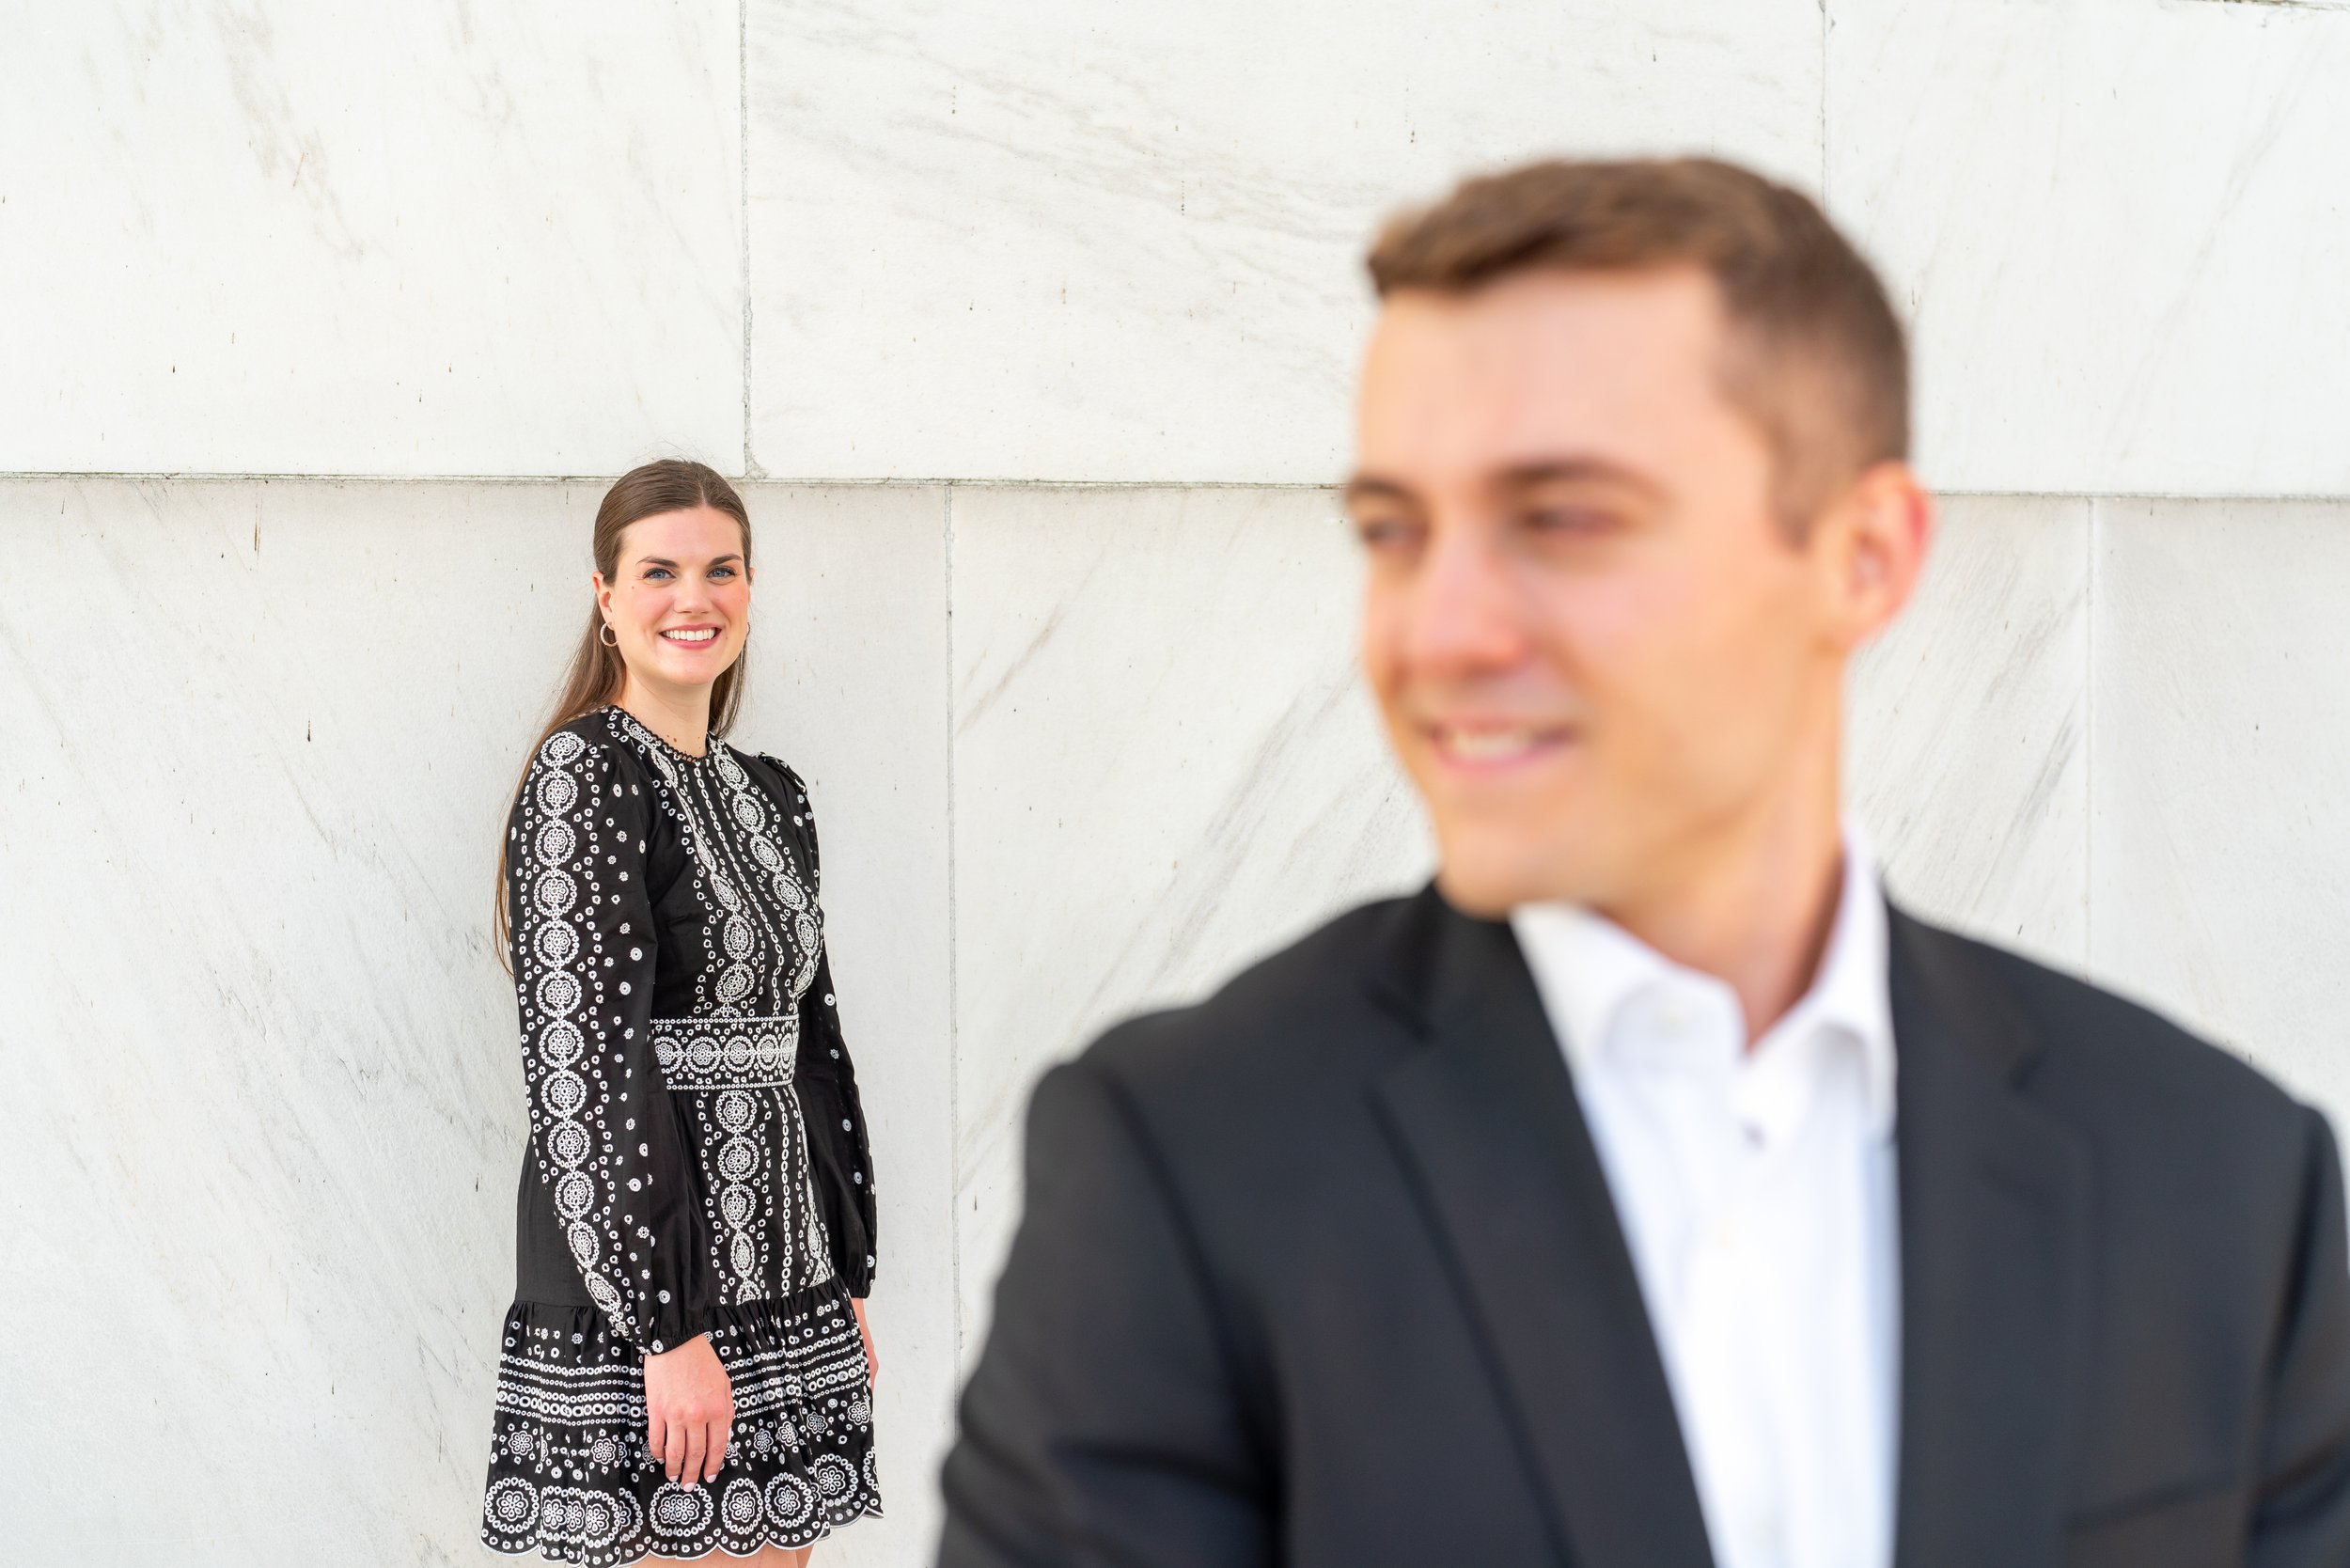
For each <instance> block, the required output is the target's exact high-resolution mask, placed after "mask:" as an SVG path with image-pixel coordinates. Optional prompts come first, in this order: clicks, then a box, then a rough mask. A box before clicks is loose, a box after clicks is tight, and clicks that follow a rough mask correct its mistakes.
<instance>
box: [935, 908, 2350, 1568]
mask: <svg viewBox="0 0 2350 1568" xmlns="http://www.w3.org/2000/svg"><path fill="white" fill-rule="evenodd" d="M1890 936H1891V942H1890V949H1891V953H1890V963H1891V992H1892V1002H1893V1019H1894V1037H1895V1049H1896V1051H1897V1053H1898V1061H1899V1070H1898V1082H1899V1099H1898V1105H1897V1112H1896V1115H1897V1119H1898V1127H1897V1131H1896V1138H1897V1146H1898V1155H1897V1163H1898V1170H1899V1184H1900V1195H1901V1196H1900V1204H1901V1247H1902V1299H1903V1305H1902V1328H1901V1334H1902V1372H1901V1408H1902V1423H1901V1437H1900V1442H1901V1451H1900V1464H1899V1499H1898V1505H1897V1508H1898V1512H1897V1527H1896V1532H1897V1538H1898V1547H1897V1554H1898V1562H1899V1563H1900V1564H1901V1568H2039V1565H2051V1568H2052V1565H2056V1564H2073V1565H2077V1568H2089V1565H2092V1564H2095V1565H2099V1568H2168V1565H2177V1568H2187V1565H2193V1568H2219V1565H2222V1564H2234V1563H2253V1564H2258V1565H2260V1568H2288V1565H2291V1568H2343V1565H2344V1564H2350V1262H2346V1261H2345V1256H2344V1254H2345V1245H2344V1244H2345V1220H2344V1216H2343V1210H2342V1184H2341V1176H2340V1171H2339V1168H2338V1166H2337V1163H2336V1157H2335V1151H2334V1143H2333V1140H2332V1137H2330V1135H2329V1134H2328V1133H2327V1131H2326V1124H2325V1122H2324V1121H2323V1119H2321V1118H2320V1117H2319V1116H2318V1115H2317V1114H2316V1113H2315V1112H2313V1111H2311V1109H2309V1108H2307V1107H2306V1106H2303V1105H2298V1104H2296V1103H2295V1101H2293V1100H2292V1099H2290V1098H2288V1097H2287V1096H2286V1095H2285V1094H2283V1093H2282V1092H2280V1091H2279V1090H2278V1089H2276V1088H2275V1087H2274V1086H2272V1085H2271V1084H2270V1083H2269V1082H2268V1081H2267V1080H2265V1079H2264V1078H2263V1077H2261V1076H2260V1075H2259V1074H2256V1073H2254V1072H2253V1071H2252V1070H2251V1069H2250V1068H2248V1067H2246V1066H2245V1065H2243V1064H2242V1063H2240V1062H2238V1061H2236V1060H2235V1059H2233V1058H2231V1057H2229V1056H2227V1055H2226V1054H2224V1053H2222V1052H2220V1051H2218V1050H2216V1049H2213V1048H2212V1047H2210V1046H2208V1045H2205V1044H2203V1043H2200V1042H2198V1041H2196V1040H2194V1039H2193V1038H2191V1037H2189V1036H2188V1035H2186V1034H2185V1033H2183V1032H2181V1031H2180V1030H2179V1029H2177V1028H2175V1027H2172V1026H2171V1025H2170V1024H2168V1023H2165V1022H2164V1021H2163V1020H2161V1019H2160V1018H2157V1017H2155V1016H2154V1015H2153V1014H2151V1013H2148V1012H2146V1011H2143V1010H2141V1009H2139V1008H2137V1007H2134V1006H2131V1005H2130V1004H2128V1003H2126V1002H2123V1001H2121V1000H2119V999H2117V998H2115V997H2113V996H2107V995H2106V994H2104V993H2102V992H2100V991H2097V990H2095V989H2093V988H2092V987H2090V986H2088V985H2084V984H2082V983H2080V982H2079V981H2077V980H2069V979H2066V978H2065V977H2063V976H2061V975H2059V974H2056V973H2054V972H2052V971H2050V970H2047V969H2045V968H2042V967H2040V966H2038V965H2036V964H2030V963H2029V962H2027V961H2025V960H2023V959H2021V958H2017V957H2015V956H2013V955H2012V954H2009V953H2005V952H2002V951H1999V950H1998V949H1993V948H1988V947H1984V946H1982V945H1980V944H1978V943H1975V942H1971V941H1968V940H1966V939H1965V938H1963V937H1960V936H1957V935H1955V934H1953V933H1949V932H1945V931H1940V930H1937V929H1935V928H1934V927H1932V926H1928V925H1925V924H1922V923H1920V922H1919V921H1917V920H1915V919H1912V918H1910V917H1907V916H1905V915H1904V914H1903V913H1902V912H1901V911H1899V910H1898V909H1896V910H1894V911H1893V912H1892V917H1891V933H1890ZM1027 1161H1028V1164H1027V1209H1026V1216H1025V1218H1024V1220H1023V1222H1022V1225H1021V1229H1020V1232H1019V1237H1018V1240H1017V1241H1016V1243H1015V1244H1014V1246H1013V1248H1012V1251H1011V1261H1010V1262H1009V1264H1008V1265H1007V1267H1006V1269H1005V1272H1004V1276H1003V1278H1002V1281H1001V1283H1000V1284H999V1285H998V1286H997V1290H996V1297H995V1319H994V1325H993V1328H992V1330H991V1332H990V1334H989V1337H988V1342H987V1347H986V1351H985V1353H984V1354H983V1355H982V1356H981V1357H980V1360H979V1366H978V1368H977V1370H976V1372H974V1374H973V1376H972V1378H971V1381H970V1384H969V1387H968V1388H967V1389H966V1390H965V1392H964V1398H963V1403H962V1432H961V1435H960V1439H959V1441H958V1442H957V1444H956V1446H955V1449H954V1450H953V1452H952V1454H951V1455H950V1457H949V1458H948V1461H947V1466H946V1475H945V1482H946V1493H947V1505H948V1521H947V1528H946V1536H945V1541H944V1544H943V1546H942V1553H941V1561H942V1563H943V1564H944V1565H945V1568H1012V1565H1015V1564H1016V1565H1019V1568H1045V1565H1047V1564H1051V1565H1062V1564H1080V1563H1082V1564H1117V1565H1120V1568H1162V1565H1163V1568H1225V1565H1230V1568H1241V1565H1249V1568H1255V1565H1259V1564H1275V1563H1279V1564H1294V1565H1297V1568H1378V1565H1383V1564H1396V1565H1398V1568H1403V1565H1407V1564H1408V1565H1410V1568H1430V1565H1434V1568H1452V1565H1456V1564H1465V1565H1486V1564H1519V1563H1528V1564H1532V1563H1559V1564H1570V1563H1571V1564H1575V1565H1577V1568H1700V1565H1702V1564H1705V1563H1706V1562H1707V1561H1708V1560H1709V1559H1708V1553H1707V1546H1706V1540H1705V1532H1704V1527H1703V1524H1702V1522H1701V1519H1700V1513H1699V1510H1698V1502H1697V1493H1696V1487H1695V1483H1694V1482H1692V1480H1691V1478H1690V1472H1689V1467H1688V1462H1687V1459H1686V1456H1685V1454H1684V1450H1683V1447H1682V1439H1681V1435H1680V1431H1679V1429H1678V1426H1677V1424H1676V1421H1675V1418H1674V1414H1673V1408H1672V1404H1671V1401H1670V1396H1669V1393H1668V1392H1667V1389H1666V1385H1665V1378H1664V1372H1663V1369H1662V1364H1661V1362H1660V1361H1659V1359H1658V1356H1657V1351H1656V1345H1655V1341H1654V1338H1653V1335H1652V1333H1651V1331H1650V1327H1649V1324H1648V1320H1647V1316H1646V1313H1645V1311H1644V1309H1643V1308H1642V1305H1641V1300H1640V1294H1639V1287H1638V1284H1637V1279H1636V1278H1635V1276H1634V1274H1633V1270H1632V1263H1631V1259H1630V1255H1629V1253H1628V1251H1627V1250H1626V1247H1625V1244H1624V1240H1623V1236H1622V1231H1621V1230H1620V1228H1619V1226H1618V1224H1617V1220H1616V1215H1615V1211H1614V1208H1613V1206H1612V1204H1611V1202H1610V1200H1609V1197H1608V1191H1607V1186H1606V1178H1605V1177H1604V1176H1603V1174H1602V1172H1601V1169H1600V1166H1599V1163H1598V1160H1597V1157H1596V1155H1595V1154H1594V1152H1593V1150H1592V1146H1591V1142H1590V1137H1589V1135H1588V1133H1587V1131H1586V1129H1585V1125H1584V1121H1583V1119H1582V1116H1581V1115H1580V1113H1579V1110H1578V1108H1577V1106H1576V1105H1575V1096H1574V1090H1573V1086H1572V1085H1571V1084H1570V1082H1569V1079H1568V1074H1567V1067H1566V1064H1565V1060H1564V1058H1563V1057H1562V1055H1561V1053H1560V1051H1559V1046H1558V1043H1557V1042H1556V1040H1555V1039H1554V1037H1553V1036H1552V1033H1551V1030H1550V1027H1549V1026H1548V1023H1547V1021H1546V1020H1545V1017H1544V1015H1543V1010H1542V1004H1541V1001H1540V1000H1539V998H1538V997H1537V996H1536V993H1535V990H1534V986H1533V982H1532V979H1531V977H1530V975H1529V974H1528V970H1527V967H1526V964H1525V962H1524V960H1523V959H1522V958H1521V956H1520V954H1519V950H1518V947H1517V943H1516V940H1515V938H1514V937H1513V936H1512V933H1511V930H1510V928H1509V926H1508V925H1507V924H1506V923H1502V922H1493V921H1484V920H1478V919H1473V918H1470V917H1465V916H1464V915H1461V914H1459V913H1458V912H1456V911H1454V910H1452V909H1451V908H1450V907H1449V906H1448V905H1447V904H1446V903H1445V902H1443V901H1442V900H1441V899H1440V898H1439V897H1438V896H1437V895H1436V894H1435V892H1434V889H1433V888H1432V889H1428V890H1424V891H1423V892H1422V893H1420V894H1419V895H1418V897H1416V898H1413V899H1408V900H1402V901H1396V902H1387V903H1381V904H1373V905H1370V906H1368V907H1365V908H1362V909H1358V910H1355V911H1354V912H1353V913H1351V914H1348V915H1346V916H1344V917H1340V919H1338V920H1336V921H1334V922H1333V923H1331V924H1330V925H1328V926H1326V927H1324V928H1323V929H1322V930H1321V931H1319V932H1317V933H1314V934H1313V935H1311V936H1308V938H1306V939H1305V940H1304V941H1302V942H1300V943H1299V944H1297V945H1296V946H1295V947H1293V948H1292V949H1289V950H1288V951H1286V952H1283V953H1281V954H1279V955H1277V956H1276V957H1274V958H1272V959H1270V960H1268V961H1266V962H1265V963H1262V964H1259V965H1257V966H1256V967H1255V968H1253V969H1251V970H1249V971H1248V972H1247V973H1246V974H1244V975H1243V976H1241V977H1240V978H1239V979H1238V980H1234V981H1233V982H1232V983H1231V984H1230V985H1229V986H1227V987H1226V988H1225V989H1224V990H1223V991H1222V992H1220V993H1219V994H1218V995H1217V996H1214V998H1212V999H1211V1000H1209V1001H1207V1002H1204V1003H1202V1004H1200V1005H1199V1006H1197V1007H1192V1008H1186V1009H1183V1010H1181V1011H1171V1012H1163V1013H1158V1014H1155V1015H1152V1016H1148V1017H1143V1018H1138V1019H1136V1020H1133V1021H1132V1022H1129V1023H1126V1024H1123V1025H1121V1026H1120V1027H1117V1028H1115V1029H1112V1030H1111V1031H1110V1032H1109V1033H1108V1034H1107V1035H1105V1036H1104V1037H1103V1039H1102V1040H1100V1041H1099V1042H1098V1043H1095V1044H1094V1045H1093V1046H1092V1047H1091V1048H1090V1049H1089V1050H1088V1051H1087V1052H1086V1053H1085V1054H1084V1055H1083V1056H1082V1057H1081V1058H1079V1059H1077V1060H1076V1061H1074V1062H1072V1063H1070V1064H1068V1065H1065V1066H1062V1067H1060V1068H1058V1069H1056V1070H1055V1071H1054V1072H1052V1073H1051V1074H1047V1076H1046V1077H1045V1079H1044V1080H1043V1082H1042V1084H1041V1085H1040V1086H1039V1088H1038V1090H1037V1092H1036V1097H1035V1099H1034V1101H1033V1103H1032V1105H1031V1108H1030V1113H1029V1125H1028V1152H1027Z"/></svg>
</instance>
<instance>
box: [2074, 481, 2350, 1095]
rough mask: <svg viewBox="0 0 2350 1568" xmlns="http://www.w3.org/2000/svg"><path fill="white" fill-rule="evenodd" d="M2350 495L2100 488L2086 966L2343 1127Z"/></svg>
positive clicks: (2349, 920) (2348, 919)
mask: <svg viewBox="0 0 2350 1568" xmlns="http://www.w3.org/2000/svg"><path fill="white" fill-rule="evenodd" d="M2345 582H2350V503H2345V502H2332V503H2326V504H2313V503H2303V504H2296V503H2289V502H2245V501H2165V502H2153V501H2136V502H2131V501H2101V502H2099V503H2098V504H2097V637H2096V658H2095V665H2094V672H2093V682H2094V685H2093V692H2094V695H2093V698H2092V702H2093V705H2094V710H2095V715H2096V716H2095V722H2094V724H2093V726H2092V768H2093V774H2094V782H2093V785H2092V795H2091V800H2092V811H2093V816H2092V860H2091V863H2092V881H2091V894H2090V908H2091V913H2092V922H2093V923H2092V931H2091V943H2090V950H2091V956H2092V962H2093V963H2094V964H2095V965H2096V967H2097V970H2098V972H2099V973H2100V974H2101V975H2103V976H2107V977H2109V978H2110V979H2111V980H2113V981H2114V982H2115V983H2116V984H2119V985H2122V986H2123V987H2124V988H2126V989H2128V990H2130V991H2133V992H2135V993H2137V994H2139V996H2143V997H2145V998H2146V999H2147V1000H2149V1001H2151V1002H2153V1003H2154V1004H2155V1005H2156V1006H2159V1007H2161V1008H2163V1009H2165V1010H2167V1011H2170V1012H2171V1013H2172V1014H2173V1016H2175V1017H2177V1018H2179V1019H2180V1020H2181V1021H2182V1022H2184V1023H2186V1024H2188V1025H2189V1026H2191V1027H2196V1028H2199V1029H2201V1030H2204V1031H2206V1032H2208V1033H2209V1034H2210V1035H2212V1036H2213V1037H2214V1038H2216V1039H2218V1040H2220V1041H2222V1042H2224V1043H2227V1044H2229V1045H2231V1046H2233V1047H2234V1048H2235V1049H2237V1050H2239V1051H2242V1052H2244V1053H2245V1054H2246V1055H2248V1056H2249V1057H2250V1058H2251V1059H2252V1060H2253V1061H2255V1062H2256V1063H2258V1064H2259V1065H2261V1066H2262V1067H2264V1068H2265V1069H2267V1070H2268V1071H2270V1072H2272V1073H2275V1074H2278V1075H2279V1076H2280V1077H2281V1078H2283V1080H2284V1081H2285V1082H2286V1083H2287V1084H2288V1085H2290V1086H2291V1087H2293V1088H2294V1089H2295V1090H2298V1091H2299V1092H2300V1093H2302V1094H2303V1095H2306V1096H2309V1097H2311V1098H2312V1099H2314V1100H2315V1101H2317V1102H2318V1103H2319V1104H2321V1105H2325V1106H2326V1107H2327V1108H2328V1109H2329V1110H2330V1111H2331V1112H2332V1114H2333V1117H2334V1121H2335V1125H2336V1127H2337V1129H2338V1130H2339V1131H2340V1132H2341V1133H2342V1134H2343V1135H2345V1136H2350V1051H2346V1050H2345V1049H2344V1045H2345V1039H2346V1038H2350V962H2346V961H2345V954H2350V829H2345V827H2344V825H2343V821H2344V819H2343V813H2342V781H2343V780H2344V779H2345V778H2350V620H2345V619H2344V617H2343V615H2342V585H2343V584H2344V583H2345Z"/></svg>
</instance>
